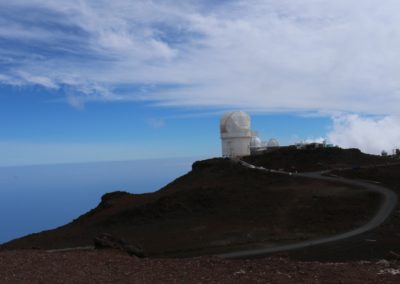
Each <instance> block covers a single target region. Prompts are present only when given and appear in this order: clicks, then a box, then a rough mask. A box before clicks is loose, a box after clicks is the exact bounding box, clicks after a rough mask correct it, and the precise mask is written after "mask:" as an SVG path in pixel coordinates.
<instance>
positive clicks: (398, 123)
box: [328, 115, 400, 154]
mask: <svg viewBox="0 0 400 284" xmlns="http://www.w3.org/2000/svg"><path fill="white" fill-rule="evenodd" d="M328 139H329V141H331V142H333V143H335V144H337V145H340V146H342V147H346V148H353V147H354V148H359V149H361V150H362V151H364V152H367V153H373V154H380V153H381V151H382V150H385V151H387V152H388V153H392V150H393V149H396V148H400V117H384V118H378V119H377V118H365V117H364V118H363V117H360V116H358V115H345V116H340V117H336V118H334V125H333V129H332V130H331V132H330V133H329V134H328Z"/></svg>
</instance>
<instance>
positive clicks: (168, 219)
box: [1, 159, 379, 255]
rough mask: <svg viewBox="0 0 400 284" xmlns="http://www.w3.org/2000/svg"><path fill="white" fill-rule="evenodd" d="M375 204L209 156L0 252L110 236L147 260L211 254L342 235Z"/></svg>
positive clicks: (371, 198)
mask: <svg viewBox="0 0 400 284" xmlns="http://www.w3.org/2000/svg"><path fill="white" fill-rule="evenodd" d="M378 203H379V200H378V198H377V197H376V196H375V195H374V194H371V193H368V194H367V193H364V192H363V191H362V190H359V189H356V188H354V189H351V188H346V187H344V186H342V185H340V184H335V183H329V182H325V181H317V180H312V179H307V178H301V177H293V176H286V175H279V174H273V173H266V172H263V171H259V170H254V169H248V168H244V167H243V166H241V165H239V164H237V163H235V162H232V161H231V160H227V159H212V160H206V161H202V162H196V163H195V164H194V165H193V170H192V171H191V172H189V173H188V174H186V175H184V176H182V177H180V178H178V179H177V180H175V181H173V182H172V183H170V184H169V185H167V186H166V187H164V188H162V189H161V190H159V191H157V192H154V193H148V194H140V195H136V194H129V193H125V192H114V193H109V194H106V195H104V196H103V198H102V200H101V203H100V204H99V205H98V206H97V207H96V208H95V209H93V210H91V211H90V212H88V213H86V214H84V215H82V216H81V217H79V218H78V219H76V220H74V221H73V222H71V223H69V224H67V225H65V226H62V227H59V228H57V229H54V230H50V231H45V232H41V233H37V234H32V235H29V236H26V237H23V238H20V239H16V240H13V241H11V242H9V243H6V244H4V245H2V246H1V248H2V249H16V248H18V249H19V248H46V249H50V248H51V249H54V248H65V247H75V246H86V245H92V240H93V238H94V237H95V236H97V235H98V234H100V233H110V234H113V235H115V236H117V237H120V238H123V239H125V240H126V241H128V242H131V243H138V244H140V245H142V246H143V247H144V249H145V251H146V252H147V253H148V254H150V255H160V254H171V253H172V254H178V253H179V252H182V251H186V252H187V251H193V254H201V253H212V252H216V251H225V250H229V249H230V248H232V247H234V246H250V245H253V244H256V243H260V242H262V243H268V242H269V243H277V242H280V243H282V242H292V241H295V240H300V239H308V238H316V237H318V236H326V235H331V234H334V233H336V232H342V231H346V230H349V229H351V228H353V227H355V226H358V225H361V224H362V223H364V222H365V221H366V220H367V219H368V218H369V217H370V216H371V214H373V212H374V209H375V208H376V207H377V205H378Z"/></svg>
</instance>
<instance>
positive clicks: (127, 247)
mask: <svg viewBox="0 0 400 284" xmlns="http://www.w3.org/2000/svg"><path fill="white" fill-rule="evenodd" d="M93 242H94V247H95V248H96V249H105V248H113V249H118V250H121V251H124V252H127V253H128V254H129V255H134V256H137V257H140V258H142V257H145V254H144V252H143V249H142V248H141V246H139V245H132V244H129V243H127V242H125V241H124V240H122V239H119V238H117V237H115V236H113V235H111V234H107V233H102V234H100V235H98V236H97V237H95V238H94V239H93Z"/></svg>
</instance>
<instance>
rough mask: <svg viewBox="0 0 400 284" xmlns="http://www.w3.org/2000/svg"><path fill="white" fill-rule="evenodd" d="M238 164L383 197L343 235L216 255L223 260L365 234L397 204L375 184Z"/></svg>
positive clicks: (319, 174) (385, 189)
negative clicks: (372, 211) (358, 224)
mask: <svg viewBox="0 0 400 284" xmlns="http://www.w3.org/2000/svg"><path fill="white" fill-rule="evenodd" d="M239 163H241V164H242V165H243V166H245V167H248V168H251V169H255V170H263V171H267V172H275V173H280V174H286V175H293V176H301V177H307V178H313V179H319V180H324V181H333V182H338V183H341V184H345V185H351V186H358V187H362V188H364V189H366V190H367V191H370V192H376V193H378V194H380V195H381V196H382V197H383V201H382V204H381V207H380V208H379V210H378V211H377V212H376V214H375V215H374V216H373V217H372V218H371V219H370V220H369V221H368V222H367V223H366V224H364V225H362V226H361V227H358V228H355V229H353V230H351V231H348V232H345V233H340V234H337V235H333V236H330V237H325V238H320V239H314V240H307V241H302V242H298V243H292V244H287V245H277V246H272V247H266V248H257V249H249V250H241V251H235V252H230V253H224V254H220V255H218V256H219V257H223V258H250V257H262V256H265V255H268V254H271V253H275V252H282V251H290V250H296V249H302V248H307V247H312V246H316V245H321V244H326V243H330V242H335V241H340V240H344V239H347V238H350V237H353V236H356V235H359V234H362V233H365V232H367V231H370V230H372V229H374V228H376V227H378V226H379V225H381V224H382V223H383V222H384V221H385V220H386V219H387V218H388V217H389V215H390V214H391V213H392V212H393V210H394V209H395V207H396V204H397V194H396V193H394V192H393V191H391V190H389V189H387V188H385V187H382V186H379V185H377V184H371V183H368V182H364V181H360V180H349V179H345V178H341V177H327V176H323V174H324V173H328V172H330V171H322V172H311V173H289V172H284V171H274V170H268V169H265V168H262V167H256V166H254V165H251V164H248V163H246V162H243V161H239Z"/></svg>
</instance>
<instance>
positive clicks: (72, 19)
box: [0, 0, 400, 166]
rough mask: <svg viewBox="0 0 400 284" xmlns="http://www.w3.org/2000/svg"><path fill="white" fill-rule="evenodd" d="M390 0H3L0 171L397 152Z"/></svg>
mask: <svg viewBox="0 0 400 284" xmlns="http://www.w3.org/2000/svg"><path fill="white" fill-rule="evenodd" d="M399 8H400V4H399V3H398V1H394V0H388V1H385V5H382V3H381V2H380V1H376V0H365V1H361V0H360V1H358V0H353V1H344V0H343V1H341V0H340V1H327V0H319V1H306V0H300V1H298V0H297V1H295V0H283V1H271V0H264V1H261V0H249V1H239V0H237V1H236V0H231V1H229V0H227V1H218V2H217V4H215V2H214V1H168V0H165V1H157V0H153V1H145V0H143V1H141V0H138V1H128V0H119V1H112V2H110V1H83V0H82V1H78V0H76V1H75V0H72V1H65V2H60V1H55V0H41V1H38V0H21V1H14V2H10V1H1V0H0V129H1V131H0V156H1V157H2V158H1V161H0V165H3V166H4V165H21V164H41V163H64V162H79V161H82V162H83V161H99V160H129V159H146V158H162V157H183V156H216V155H219V154H220V144H219V137H218V121H219V117H220V116H221V114H222V113H223V112H224V111H230V110H245V111H248V112H249V113H250V114H251V115H252V119H253V128H254V129H255V130H258V131H259V133H260V135H261V137H262V138H263V139H269V138H271V137H275V138H277V139H278V140H279V141H281V143H282V144H289V143H293V142H296V141H299V140H305V139H310V140H312V139H321V138H327V139H328V140H329V141H330V142H331V143H334V144H338V145H340V146H343V147H359V148H361V149H362V150H364V151H366V152H370V153H379V152H380V151H381V150H383V149H385V150H387V151H390V150H391V149H393V148H395V147H399V146H400V145H399V144H400V118H399V115H400V113H399V112H400V111H399V103H400V61H399V60H398V57H399V52H398V47H399V46H400V15H399V14H398V13H397V11H398V9H399Z"/></svg>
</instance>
